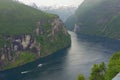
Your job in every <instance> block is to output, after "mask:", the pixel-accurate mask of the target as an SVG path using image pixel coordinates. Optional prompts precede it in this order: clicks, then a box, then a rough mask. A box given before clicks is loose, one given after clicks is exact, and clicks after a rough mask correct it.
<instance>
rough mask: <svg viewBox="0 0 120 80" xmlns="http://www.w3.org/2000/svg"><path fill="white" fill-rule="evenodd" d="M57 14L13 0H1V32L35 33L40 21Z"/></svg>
mask: <svg viewBox="0 0 120 80" xmlns="http://www.w3.org/2000/svg"><path fill="white" fill-rule="evenodd" d="M55 17H56V15H53V14H48V13H44V12H42V11H40V10H37V9H34V8H32V7H29V6H26V5H24V4H20V3H18V2H13V1H12V0H0V33H1V34H13V35H14V34H15V35H16V34H23V33H31V34H32V33H33V30H34V29H35V28H36V24H37V22H38V21H40V20H42V21H45V24H47V21H46V20H49V19H52V18H55Z"/></svg>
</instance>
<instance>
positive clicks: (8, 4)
mask: <svg viewBox="0 0 120 80" xmlns="http://www.w3.org/2000/svg"><path fill="white" fill-rule="evenodd" d="M1 5H2V6H1ZM0 16H1V18H0V70H6V69H10V68H14V67H17V66H20V65H23V64H26V63H29V62H32V61H34V60H36V59H38V58H41V57H45V56H48V55H50V54H52V53H54V52H56V51H58V50H61V49H63V48H66V47H68V46H69V45H70V42H71V40H70V35H69V34H68V32H67V30H66V29H65V26H64V24H63V22H62V21H61V20H60V19H59V17H58V16H57V15H53V14H48V13H45V12H42V11H40V10H38V9H35V8H32V7H29V6H27V5H24V4H21V3H19V2H15V1H13V0H0Z"/></svg>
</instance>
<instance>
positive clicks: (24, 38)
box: [0, 17, 70, 69]
mask: <svg viewBox="0 0 120 80" xmlns="http://www.w3.org/2000/svg"><path fill="white" fill-rule="evenodd" d="M48 24H50V26H49V27H50V28H49V29H48V30H47V31H46V30H45V29H44V27H43V26H44V24H42V22H41V21H39V22H37V27H36V29H35V30H33V32H34V31H35V34H34V35H33V34H21V35H15V36H11V35H7V36H4V35H2V36H3V37H4V38H5V40H6V41H7V42H10V43H9V45H8V44H7V43H5V44H4V46H3V47H2V48H0V64H1V66H0V69H2V67H3V66H4V65H6V61H7V62H8V63H12V62H15V58H16V57H19V55H20V54H21V52H24V51H28V52H32V53H34V54H35V55H36V59H37V58H40V57H42V55H43V54H44V52H45V51H44V50H46V49H45V48H46V47H45V48H44V46H45V45H48V46H49V47H50V46H51V47H53V48H54V47H56V46H57V45H56V46H52V45H51V44H54V42H57V37H59V35H60V34H64V36H66V37H69V34H68V32H67V30H66V29H65V27H64V24H63V22H62V21H61V20H60V19H59V18H58V17H57V18H54V19H52V20H51V21H50V22H49V23H48ZM46 34H47V35H46ZM36 36H37V37H38V38H44V41H42V42H41V41H37V38H36ZM62 39H63V38H62ZM69 39H70V37H69ZM48 40H49V41H50V42H49V41H48ZM63 40H64V39H63ZM40 42H41V43H40ZM44 42H45V43H46V44H44V45H41V44H42V43H44ZM58 44H59V43H58ZM62 44H63V43H62ZM69 44H70V41H69ZM69 44H68V45H69ZM64 47H65V46H63V48H64ZM61 48H62V47H61ZM58 49H59V48H58ZM49 50H50V49H49V48H48V51H49ZM56 50H57V49H55V50H54V51H56ZM54 51H53V52H54ZM51 52H52V51H50V53H51ZM41 53H42V55H41ZM47 55H49V54H48V53H47V52H46V54H44V56H47Z"/></svg>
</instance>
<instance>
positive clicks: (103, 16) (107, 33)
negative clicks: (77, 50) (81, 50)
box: [66, 0, 120, 39]
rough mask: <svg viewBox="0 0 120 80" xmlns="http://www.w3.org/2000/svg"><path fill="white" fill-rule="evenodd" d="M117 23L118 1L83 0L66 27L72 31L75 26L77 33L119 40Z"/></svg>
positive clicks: (119, 7) (119, 9)
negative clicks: (76, 26)
mask: <svg viewBox="0 0 120 80" xmlns="http://www.w3.org/2000/svg"><path fill="white" fill-rule="evenodd" d="M119 21H120V1H119V0H114V1H113V0H85V1H84V2H83V3H82V5H80V6H79V8H78V9H77V10H76V13H75V14H74V15H72V16H71V17H69V18H68V20H67V21H66V25H67V26H68V28H69V29H71V30H73V28H74V25H75V24H77V25H78V26H79V31H78V33H83V34H89V35H98V36H104V37H109V38H115V39H120V36H119V35H120V32H119V30H120V27H119V26H120V23H119Z"/></svg>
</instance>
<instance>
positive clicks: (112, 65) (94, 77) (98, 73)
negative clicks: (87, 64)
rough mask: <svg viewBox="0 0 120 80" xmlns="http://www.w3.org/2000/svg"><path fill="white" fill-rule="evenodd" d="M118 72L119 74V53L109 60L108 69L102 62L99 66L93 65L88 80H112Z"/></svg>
mask: <svg viewBox="0 0 120 80" xmlns="http://www.w3.org/2000/svg"><path fill="white" fill-rule="evenodd" d="M119 72H120V51H119V52H116V53H115V54H114V55H113V56H112V57H111V58H110V61H109V63H108V67H106V66H105V64H104V62H103V63H101V64H94V66H93V68H92V71H91V74H90V77H89V80H112V79H113V78H114V77H115V76H116V75H117V74H118V73H119ZM82 76H83V75H82ZM80 78H81V75H80ZM78 80H82V79H78Z"/></svg>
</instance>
